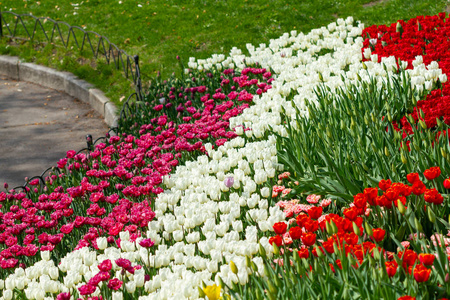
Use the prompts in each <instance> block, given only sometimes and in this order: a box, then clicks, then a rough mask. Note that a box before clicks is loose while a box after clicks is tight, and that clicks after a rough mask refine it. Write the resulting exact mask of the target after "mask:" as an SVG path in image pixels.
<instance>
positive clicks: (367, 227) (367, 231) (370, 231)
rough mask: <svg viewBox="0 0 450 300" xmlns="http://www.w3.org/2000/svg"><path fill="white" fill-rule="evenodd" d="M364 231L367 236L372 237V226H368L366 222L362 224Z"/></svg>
mask: <svg viewBox="0 0 450 300" xmlns="http://www.w3.org/2000/svg"><path fill="white" fill-rule="evenodd" d="M364 230H365V231H366V233H367V235H368V236H372V235H373V230H372V226H370V224H369V223H367V221H365V222H364Z"/></svg>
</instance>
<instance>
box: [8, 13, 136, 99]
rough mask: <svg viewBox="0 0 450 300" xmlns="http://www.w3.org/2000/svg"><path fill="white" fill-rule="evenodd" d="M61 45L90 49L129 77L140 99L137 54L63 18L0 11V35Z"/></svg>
mask: <svg viewBox="0 0 450 300" xmlns="http://www.w3.org/2000/svg"><path fill="white" fill-rule="evenodd" d="M4 37H6V38H11V39H20V40H28V41H40V42H46V43H55V44H58V43H59V44H61V45H62V46H63V47H64V48H66V49H67V48H69V46H76V47H77V48H78V49H79V51H83V50H88V51H90V52H92V55H93V57H94V58H95V59H98V58H104V60H105V62H106V63H107V64H110V65H114V67H115V68H116V69H117V70H121V71H122V72H123V73H124V76H125V77H126V78H128V79H132V80H133V82H134V85H135V89H136V93H137V95H138V97H139V98H140V99H142V84H141V73H140V68H139V56H138V55H135V56H130V55H128V54H127V53H126V52H125V51H124V50H122V49H120V48H119V47H117V45H115V44H114V43H111V41H110V40H109V39H108V38H107V37H105V36H102V35H101V34H98V33H96V32H94V31H86V30H84V29H83V28H81V27H79V26H71V25H69V24H67V23H66V22H63V21H56V20H53V19H51V18H46V17H35V16H33V15H30V14H16V13H13V12H9V11H0V38H4Z"/></svg>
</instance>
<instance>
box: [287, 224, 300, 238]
mask: <svg viewBox="0 0 450 300" xmlns="http://www.w3.org/2000/svg"><path fill="white" fill-rule="evenodd" d="M302 233H303V231H302V229H301V228H300V227H298V226H295V227H291V229H289V235H290V236H291V239H293V240H298V239H300V238H301V237H302Z"/></svg>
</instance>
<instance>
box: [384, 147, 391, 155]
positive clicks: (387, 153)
mask: <svg viewBox="0 0 450 300" xmlns="http://www.w3.org/2000/svg"><path fill="white" fill-rule="evenodd" d="M384 155H386V156H387V157H389V156H391V154H390V153H389V150H388V148H387V147H386V146H385V147H384Z"/></svg>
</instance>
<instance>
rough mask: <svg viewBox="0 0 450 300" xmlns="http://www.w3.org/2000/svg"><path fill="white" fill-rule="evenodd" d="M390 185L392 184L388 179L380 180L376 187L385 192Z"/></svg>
mask: <svg viewBox="0 0 450 300" xmlns="http://www.w3.org/2000/svg"><path fill="white" fill-rule="evenodd" d="M391 184H392V182H391V180H390V179H381V180H380V182H379V183H378V187H379V188H380V189H381V190H383V191H385V190H387V189H388V188H390V187H391Z"/></svg>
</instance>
